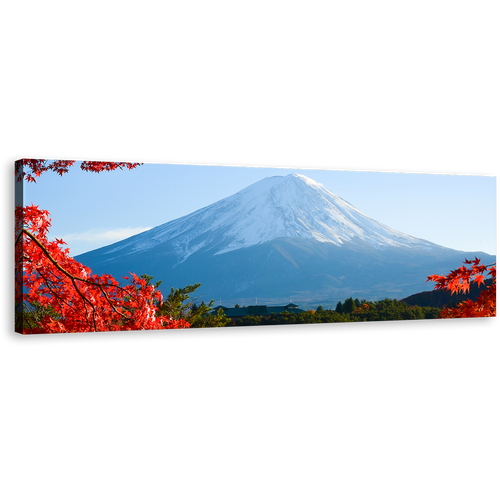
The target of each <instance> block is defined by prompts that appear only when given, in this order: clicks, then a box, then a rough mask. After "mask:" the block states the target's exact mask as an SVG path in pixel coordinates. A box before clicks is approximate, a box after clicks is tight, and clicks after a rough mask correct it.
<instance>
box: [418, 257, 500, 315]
mask: <svg viewBox="0 0 500 500" xmlns="http://www.w3.org/2000/svg"><path fill="white" fill-rule="evenodd" d="M464 264H466V266H461V267H459V268H458V269H455V270H454V271H451V272H450V273H449V274H448V275H447V276H440V275H437V274H433V275H431V276H429V277H428V278H427V281H434V282H435V283H436V286H435V287H434V288H435V289H436V290H449V291H451V293H452V294H454V293H457V294H458V293H467V292H468V291H469V290H470V283H471V280H472V282H473V283H477V285H478V286H480V285H481V284H482V283H484V279H485V274H487V275H489V276H491V277H492V278H493V282H492V284H491V285H490V286H488V287H487V288H486V290H483V291H482V292H481V294H480V296H479V298H478V299H477V300H476V301H475V302H474V301H473V300H470V299H467V300H464V301H463V302H461V303H460V304H459V305H458V306H457V307H456V308H444V310H443V312H442V313H441V318H474V317H485V316H496V263H495V264H492V265H489V266H485V265H484V264H480V259H478V258H475V259H473V260H467V259H465V261H464ZM467 266H469V267H467Z"/></svg>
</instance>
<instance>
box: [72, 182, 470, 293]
mask: <svg viewBox="0 0 500 500" xmlns="http://www.w3.org/2000/svg"><path fill="white" fill-rule="evenodd" d="M477 255H479V254H477ZM463 257H464V255H463V254H462V253H461V252H457V251H455V250H451V249H447V248H444V247H441V246H439V245H435V244H433V243H431V242H429V241H426V240H422V239H419V238H415V237H413V236H410V235H407V234H404V233H402V232H400V231H396V230H394V229H391V228H390V227H388V226H385V225H384V224H381V223H380V222H377V221H375V220H373V219H371V218H370V217H368V216H367V215H365V214H363V213H362V212H360V211H359V210H358V209H356V208H355V207H353V206H352V205H351V204H349V203H348V202H347V201H345V200H343V199H342V198H340V197H338V196H336V195H335V194H333V193H331V192H330V191H328V190H327V189H325V188H324V187H323V186H322V185H321V184H319V183H317V182H315V181H313V180H312V179H309V178H308V177H305V176H303V175H299V174H291V175H288V176H276V177H268V178H265V179H262V180H261V181H259V182H256V183H255V184H252V185H250V186H248V187H247V188H245V189H243V190H241V191H239V192H238V193H236V194H234V195H232V196H229V197H227V198H224V199H222V200H220V201H218V202H216V203H213V204H212V205H209V206H207V207H205V208H202V209H200V210H197V211H195V212H193V213H191V214H189V215H186V216H184V217H181V218H179V219H176V220H173V221H170V222H167V223H165V224H162V225H160V226H157V227H155V228H153V229H151V230H149V231H145V232H143V233H140V234H138V235H135V236H132V237H130V238H127V239H125V240H123V241H121V242H118V243H115V244H113V245H109V246H107V247H103V248H101V249H98V250H94V251H92V252H88V253H86V254H83V255H80V256H78V257H77V260H80V261H81V262H82V263H84V264H86V265H88V266H89V267H90V268H91V269H92V271H93V272H97V273H103V272H107V273H110V274H113V275H115V276H117V277H119V276H124V275H126V274H127V273H128V272H135V273H136V274H143V273H146V274H149V275H153V276H154V277H155V279H161V280H162V281H163V283H164V284H165V285H166V286H167V287H170V286H173V287H181V286H185V285H188V284H192V283H200V282H201V283H202V285H203V286H202V288H201V290H202V291H203V292H204V293H205V295H207V294H208V295H209V296H208V297H207V298H219V297H220V298H225V299H226V300H229V299H231V300H233V298H238V299H243V300H244V299H245V298H249V297H253V298H255V297H256V296H257V297H258V296H260V297H261V298H263V299H266V300H268V301H269V300H273V299H278V298H282V297H283V298H284V297H290V296H292V295H293V296H295V297H298V299H297V300H299V299H301V298H302V300H306V297H307V298H310V299H311V300H312V301H313V302H314V299H313V298H312V297H313V296H314V297H317V298H318V300H322V301H323V302H324V301H325V300H327V299H328V298H332V300H337V299H338V298H339V297H340V298H346V297H349V296H350V295H353V294H357V296H358V297H360V298H373V297H374V295H377V294H378V295H380V296H391V295H392V296H394V297H396V296H397V295H401V296H404V294H408V293H407V291H412V292H413V291H422V290H423V289H425V287H426V284H425V281H426V277H427V276H428V275H429V274H435V273H439V272H447V271H449V269H450V268H451V267H448V266H453V265H454V264H456V265H459V264H460V263H461V261H462V260H463ZM469 257H470V255H469ZM443 266H444V267H443ZM443 269H444V270H443ZM426 273H427V274H426ZM167 290H168V288H167ZM311 300H308V302H311ZM318 300H316V302H318Z"/></svg>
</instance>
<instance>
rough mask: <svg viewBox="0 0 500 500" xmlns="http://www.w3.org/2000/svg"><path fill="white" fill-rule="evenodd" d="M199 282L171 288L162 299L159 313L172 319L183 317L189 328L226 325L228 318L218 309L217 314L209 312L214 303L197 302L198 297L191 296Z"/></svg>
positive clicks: (199, 284)
mask: <svg viewBox="0 0 500 500" xmlns="http://www.w3.org/2000/svg"><path fill="white" fill-rule="evenodd" d="M200 286H201V283H196V284H194V285H188V286H185V287H184V288H175V289H174V288H171V291H170V294H169V295H168V297H166V298H165V299H164V301H163V304H162V305H161V307H160V313H161V314H163V315H167V316H170V317H171V318H173V319H185V320H186V321H187V322H188V323H189V324H190V325H191V328H217V327H220V326H226V325H227V324H228V323H229V322H230V319H229V318H228V317H227V316H226V315H225V314H224V311H223V309H219V310H218V311H217V314H209V313H210V312H211V311H212V309H213V305H214V301H213V300H211V301H210V303H209V304H205V302H204V301H202V302H201V303H200V304H198V300H199V298H198V297H191V294H193V293H194V292H195V291H196V290H197V289H198V288H199V287H200Z"/></svg>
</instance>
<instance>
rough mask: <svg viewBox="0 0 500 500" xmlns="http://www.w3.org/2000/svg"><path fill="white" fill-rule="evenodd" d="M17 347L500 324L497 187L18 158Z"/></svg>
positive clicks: (433, 178)
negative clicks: (101, 338)
mask: <svg viewBox="0 0 500 500" xmlns="http://www.w3.org/2000/svg"><path fill="white" fill-rule="evenodd" d="M15 188H16V208H15V218H16V220H15V230H16V234H15V271H16V272H15V328H16V331H17V332H19V333H23V334H34V333H69V332H89V331H96V332H104V331H114V330H162V329H179V328H180V329H186V328H207V327H208V328H216V327H217V328H222V327H223V328H231V327H237V326H248V325H275V324H311V323H331V324H335V323H340V322H363V321H389V320H426V319H437V318H464V317H478V316H479V317H484V316H495V315H496V274H495V273H496V178H495V177H484V176H473V175H470V176H467V175H436V174H409V173H408V174H407V173H405V174H403V173H385V172H361V171H341V170H313V169H286V168H263V167H262V168H261V167H236V166H234V167H229V166H208V165H171V164H165V165H162V164H140V163H124V162H95V161H69V160H42V159H40V160H37V159H24V160H19V161H17V162H16V165H15Z"/></svg>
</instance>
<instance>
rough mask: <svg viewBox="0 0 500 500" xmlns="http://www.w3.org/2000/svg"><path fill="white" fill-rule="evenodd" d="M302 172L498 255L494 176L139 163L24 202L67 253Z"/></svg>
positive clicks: (422, 228) (450, 243)
mask: <svg viewBox="0 0 500 500" xmlns="http://www.w3.org/2000/svg"><path fill="white" fill-rule="evenodd" d="M290 173H301V174H302V175H306V176H307V177H310V178H311V179H314V180H315V181H317V182H320V183H322V184H323V185H324V186H325V187H326V188H327V189H329V190H330V191H331V192H333V193H335V194H336V195H338V196H340V197H342V198H344V199H345V200H346V201H348V202H349V203H351V204H352V205H354V206H355V207H356V208H358V209H359V210H361V211H362V212H364V213H365V214H366V215H368V216H369V217H371V218H373V219H375V220H377V221H379V222H382V223H383V224H386V225H387V226H390V227H392V228H394V229H397V230H399V231H402V232H404V233H407V234H410V235H412V236H416V237H418V238H424V239H427V240H429V241H432V242H433V243H437V244H439V245H443V246H446V247H450V248H454V249H457V250H465V251H471V252H474V251H483V252H487V253H490V254H496V178H495V177H480V176H465V175H456V176H455V175H435V174H403V173H378V172H351V171H340V170H312V169H281V168H260V167H259V168H257V167H219V166H203V165H160V164H144V165H141V166H139V167H138V168H137V169H135V170H132V171H128V170H125V171H115V172H104V173H100V174H94V173H89V172H82V171H81V170H80V168H79V167H78V163H75V165H73V167H71V169H70V172H69V173H68V174H66V175H64V176H58V175H56V174H54V173H53V172H47V173H45V174H43V175H42V176H41V177H40V178H39V179H38V181H37V183H36V184H32V183H30V184H28V183H26V186H25V191H24V203H25V204H31V203H34V204H35V205H39V206H40V207H41V208H44V209H46V210H48V211H49V212H50V213H51V215H52V228H51V237H52V238H56V237H57V238H63V239H64V240H65V241H66V242H67V243H68V246H69V248H70V250H71V255H73V256H74V255H78V254H80V253H83V252H86V251H89V250H93V249H95V248H99V247H102V246H105V245H109V244H111V243H114V242H115V241H119V240H121V239H124V238H126V237H128V236H131V235H132V234H135V233H137V232H140V231H142V230H145V229H149V228H151V227H154V226H157V225H160V224H163V223H165V222H168V221H170V220H172V219H176V218H178V217H181V216H183V215H186V214H188V213H191V212H193V211H194V210H197V209H199V208H202V207H205V206H207V205H209V204H211V203H214V202H216V201H218V200H220V199H221V198H224V197H226V196H230V195H232V194H234V193H236V192H237V191H239V190H240V189H243V188H244V187H246V186H248V185H250V184H252V183H254V182H257V181H259V180H260V179H262V178H264V177H269V176H273V175H288V174H290Z"/></svg>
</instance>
